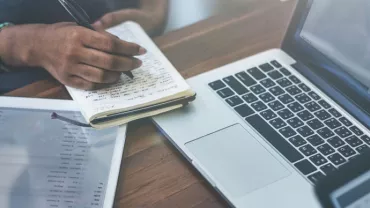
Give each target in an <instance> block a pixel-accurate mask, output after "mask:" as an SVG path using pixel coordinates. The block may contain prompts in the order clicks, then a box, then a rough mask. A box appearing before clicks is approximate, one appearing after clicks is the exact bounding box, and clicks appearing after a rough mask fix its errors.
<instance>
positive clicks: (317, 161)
mask: <svg viewBox="0 0 370 208" xmlns="http://www.w3.org/2000/svg"><path fill="white" fill-rule="evenodd" d="M310 160H311V162H312V163H313V164H314V165H316V166H321V165H324V164H325V163H327V162H328V160H327V159H326V158H325V157H323V156H322V155H321V154H316V155H314V156H311V157H310Z"/></svg>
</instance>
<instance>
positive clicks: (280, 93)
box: [270, 86, 285, 96]
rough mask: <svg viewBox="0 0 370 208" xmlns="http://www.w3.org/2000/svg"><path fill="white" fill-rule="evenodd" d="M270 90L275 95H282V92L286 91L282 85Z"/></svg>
mask: <svg viewBox="0 0 370 208" xmlns="http://www.w3.org/2000/svg"><path fill="white" fill-rule="evenodd" d="M270 92H271V93H272V94H273V95H275V96H279V95H282V94H284V93H285V91H284V90H283V89H281V87H279V86H276V87H273V88H271V89H270Z"/></svg>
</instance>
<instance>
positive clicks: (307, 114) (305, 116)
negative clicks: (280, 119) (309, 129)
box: [297, 110, 313, 121]
mask: <svg viewBox="0 0 370 208" xmlns="http://www.w3.org/2000/svg"><path fill="white" fill-rule="evenodd" d="M297 116H298V117H299V118H300V119H302V120H303V121H308V120H310V119H312V118H313V115H312V114H311V113H310V112H308V111H307V110H304V111H302V112H299V113H297Z"/></svg>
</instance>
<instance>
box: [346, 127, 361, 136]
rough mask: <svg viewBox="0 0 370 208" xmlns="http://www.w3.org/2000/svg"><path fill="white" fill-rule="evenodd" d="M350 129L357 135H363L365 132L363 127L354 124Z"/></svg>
mask: <svg viewBox="0 0 370 208" xmlns="http://www.w3.org/2000/svg"><path fill="white" fill-rule="evenodd" d="M349 129H350V130H351V131H352V132H353V133H354V134H356V135H357V136H361V135H363V134H364V132H363V131H361V129H359V128H358V127H357V126H352V127H349Z"/></svg>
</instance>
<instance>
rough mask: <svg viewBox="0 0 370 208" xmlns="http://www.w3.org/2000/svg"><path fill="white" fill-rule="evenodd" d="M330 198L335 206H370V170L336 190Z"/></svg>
mask: <svg viewBox="0 0 370 208" xmlns="http://www.w3.org/2000/svg"><path fill="white" fill-rule="evenodd" d="M330 199H331V201H332V203H333V205H334V207H335V208H369V207H370V171H368V172H367V173H365V174H362V175H361V176H360V177H357V178H356V179H354V180H352V181H350V182H349V183H347V184H345V185H344V186H342V187H340V188H339V189H337V190H335V191H334V192H333V193H332V194H331V195H330Z"/></svg>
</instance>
